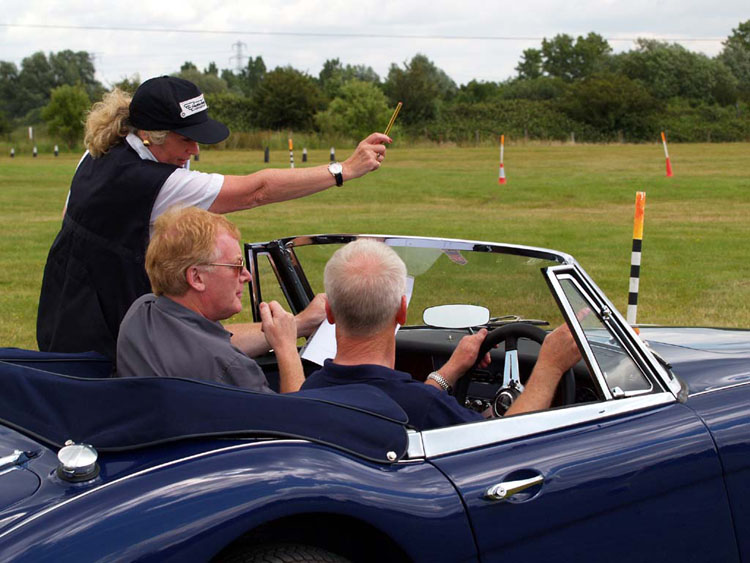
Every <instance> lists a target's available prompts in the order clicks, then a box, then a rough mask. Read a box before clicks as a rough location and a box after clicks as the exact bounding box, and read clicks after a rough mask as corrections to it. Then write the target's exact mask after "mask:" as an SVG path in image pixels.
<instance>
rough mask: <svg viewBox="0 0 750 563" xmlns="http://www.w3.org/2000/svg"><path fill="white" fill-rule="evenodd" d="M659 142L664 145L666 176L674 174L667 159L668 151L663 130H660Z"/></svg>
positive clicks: (669, 176)
mask: <svg viewBox="0 0 750 563" xmlns="http://www.w3.org/2000/svg"><path fill="white" fill-rule="evenodd" d="M661 142H662V144H663V145H664V157H665V158H666V159H667V178H671V177H672V176H674V174H672V163H671V162H670V161H669V151H667V138H666V137H665V136H664V131H662V132H661Z"/></svg>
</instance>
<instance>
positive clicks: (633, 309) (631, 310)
mask: <svg viewBox="0 0 750 563" xmlns="http://www.w3.org/2000/svg"><path fill="white" fill-rule="evenodd" d="M645 213H646V192H636V194H635V218H634V219H633V251H632V253H631V255H630V292H629V293H628V314H627V318H628V324H630V325H634V324H635V319H636V314H637V313H638V287H639V284H640V278H641V252H642V249H643V218H644V214H645Z"/></svg>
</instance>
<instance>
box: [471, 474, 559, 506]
mask: <svg viewBox="0 0 750 563" xmlns="http://www.w3.org/2000/svg"><path fill="white" fill-rule="evenodd" d="M542 483H544V477H542V476H541V475H537V476H536V477H531V478H530V479H520V480H518V481H504V482H502V483H498V484H497V485H492V486H491V487H490V488H489V489H487V492H486V493H484V498H486V499H488V500H505V499H507V498H510V497H512V496H513V495H515V494H516V493H520V492H521V491H524V490H526V489H528V488H530V487H533V486H534V485H541V484H542Z"/></svg>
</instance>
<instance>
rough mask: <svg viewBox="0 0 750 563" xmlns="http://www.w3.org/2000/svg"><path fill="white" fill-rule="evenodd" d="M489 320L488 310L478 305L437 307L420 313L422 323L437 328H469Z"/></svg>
mask: <svg viewBox="0 0 750 563" xmlns="http://www.w3.org/2000/svg"><path fill="white" fill-rule="evenodd" d="M489 320H490V310H489V309H487V307H479V306H478V305H438V306H436V307H429V308H427V309H425V310H424V313H422V322H423V323H424V324H426V325H427V326H434V327H437V328H470V327H474V326H480V325H484V324H487V321H489Z"/></svg>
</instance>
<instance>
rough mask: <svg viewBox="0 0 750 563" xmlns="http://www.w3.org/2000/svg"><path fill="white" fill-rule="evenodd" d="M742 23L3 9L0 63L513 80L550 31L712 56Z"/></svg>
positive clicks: (700, 17)
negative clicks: (349, 68)
mask: <svg viewBox="0 0 750 563" xmlns="http://www.w3.org/2000/svg"><path fill="white" fill-rule="evenodd" d="M748 19H750V0H713V1H708V0H680V1H678V0H627V1H622V0H525V1H519V2H505V1H500V0H497V1H494V2H481V1H476V0H458V1H450V2H449V1H444V0H432V1H427V0H418V1H408V0H402V1H391V0H381V1H375V0H371V1H368V2H355V1H351V2H350V1H341V0H304V1H302V0H294V1H288V2H282V1H277V0H264V1H252V0H244V1H231V0H201V1H193V0H182V1H176V0H149V1H141V0H132V1H124V2H112V1H111V0H107V1H101V0H85V1H83V0H65V1H60V0H28V1H25V2H23V1H19V2H10V1H8V2H4V3H3V11H2V15H0V46H2V47H1V49H2V50H1V51H0V60H4V61H11V62H15V63H16V64H17V65H19V66H20V63H21V60H22V59H23V58H24V57H26V56H28V55H30V54H31V53H33V52H35V51H39V50H42V51H45V52H47V53H48V52H50V51H55V52H56V51H62V50H64V49H72V50H74V51H89V52H91V53H94V55H95V62H96V68H97V78H98V79H99V80H101V81H102V82H103V83H104V84H105V85H111V84H112V83H113V82H116V81H118V80H120V79H121V78H123V77H125V76H132V75H133V74H136V73H137V74H139V75H140V77H141V79H146V78H150V77H152V76H157V75H161V74H168V73H172V72H175V71H177V70H179V67H180V65H181V64H182V63H183V62H184V61H186V60H189V61H192V62H193V63H195V64H196V65H197V66H198V68H200V69H203V68H204V67H205V66H207V65H208V63H209V62H210V61H214V62H216V64H217V66H218V67H219V68H235V66H236V64H237V58H236V57H237V55H238V54H239V55H242V56H244V57H247V56H253V57H255V56H258V55H260V56H262V57H263V60H264V61H265V63H266V67H267V68H268V69H269V70H270V69H272V68H274V67H276V66H285V65H291V66H293V67H294V68H296V69H299V70H302V71H306V72H308V73H309V74H311V75H313V76H317V75H318V72H319V71H320V69H321V67H322V65H323V62H324V61H325V60H326V59H329V58H335V57H338V58H339V59H340V60H341V61H342V62H343V63H345V64H364V65H369V66H371V67H372V68H373V69H375V71H376V72H377V73H378V74H379V75H380V76H381V78H384V77H385V76H386V75H387V73H388V68H389V67H390V65H391V63H397V64H402V63H403V62H404V61H407V60H409V59H411V57H412V56H414V55H415V54H417V53H423V54H425V55H427V56H428V57H429V58H430V59H431V60H432V61H433V62H434V63H435V64H436V65H437V66H438V67H440V68H441V69H443V70H444V71H445V72H446V73H447V74H448V75H449V76H450V77H451V78H453V79H454V80H455V81H456V83H457V84H459V85H460V84H465V83H466V82H468V81H470V80H472V79H477V80H490V81H500V80H505V79H506V78H509V77H511V76H513V75H515V70H514V67H515V66H516V64H517V63H518V61H519V59H520V56H521V53H522V52H523V50H524V49H528V48H530V47H539V45H540V43H541V38H543V37H548V38H551V37H553V36H554V35H556V34H558V33H567V34H569V35H573V36H574V37H575V36H578V35H585V34H587V33H588V32H590V31H594V32H596V33H599V34H600V35H602V36H604V37H605V38H607V39H608V40H609V42H610V45H611V46H612V48H613V49H614V50H615V51H623V50H628V49H630V48H632V46H633V43H632V39H633V38H636V37H649V38H658V39H662V40H667V41H675V42H678V43H680V44H682V45H684V46H685V47H687V48H688V49H690V50H693V51H699V52H703V53H706V54H708V55H711V56H713V55H716V54H717V53H718V52H719V51H720V50H721V41H722V40H723V39H725V38H726V37H727V35H729V34H730V33H731V30H732V28H735V27H737V25H738V24H739V23H740V22H742V21H746V20H748ZM36 26H46V27H36ZM64 26H69V27H68V28H65V27H64ZM74 26H75V27H80V28H76V29H74V28H72V27H74ZM100 28H107V29H100ZM117 28H120V29H117ZM123 28H126V29H123ZM148 30H152V31H148ZM316 34H317V35H316ZM415 36H416V37H415ZM704 39H705V40H704ZM242 62H243V64H244V62H245V61H242Z"/></svg>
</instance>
